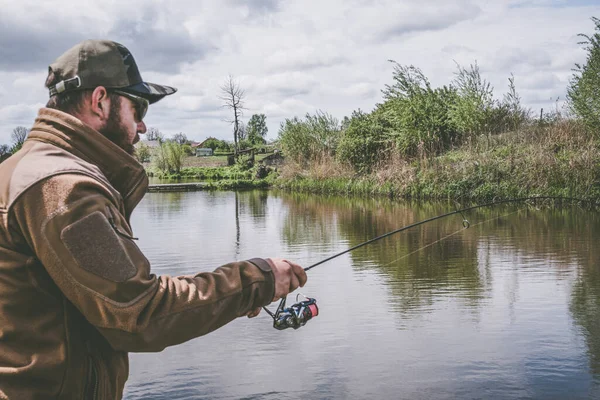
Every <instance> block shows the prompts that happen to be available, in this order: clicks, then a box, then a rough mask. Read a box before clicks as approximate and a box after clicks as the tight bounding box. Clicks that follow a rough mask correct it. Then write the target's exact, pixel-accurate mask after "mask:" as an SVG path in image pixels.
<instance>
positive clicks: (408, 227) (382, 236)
mask: <svg viewBox="0 0 600 400" xmlns="http://www.w3.org/2000/svg"><path fill="white" fill-rule="evenodd" d="M530 200H568V201H573V202H583V203H590V204H592V205H598V202H594V201H590V200H583V199H577V198H574V197H556V196H533V197H520V198H518V199H507V200H496V201H492V202H490V203H485V204H477V205H475V206H471V207H466V208H463V209H460V210H456V211H451V212H449V213H446V214H442V215H438V216H435V217H431V218H428V219H425V220H423V221H419V222H415V223H414V224H410V225H406V226H403V227H402V228H399V229H396V230H395V231H391V232H388V233H385V234H383V235H381V236H377V237H376V238H373V239H370V240H367V241H366V242H363V243H360V244H357V245H356V246H353V247H350V248H349V249H346V250H344V251H341V252H339V253H337V254H334V255H332V256H330V257H327V258H326V259H324V260H321V261H319V262H317V263H315V264H313V265H310V266H308V267H306V268H304V270H305V271H309V270H311V269H313V268H314V267H316V266H318V265H321V264H323V263H326V262H327V261H330V260H333V259H334V258H337V257H339V256H341V255H343V254H346V253H349V252H351V251H353V250H356V249H358V248H360V247H363V246H366V245H368V244H370V243H373V242H376V241H378V240H380V239H383V238H386V237H388V236H391V235H394V234H396V233H400V232H403V231H405V230H408V229H410V228H414V227H416V226H419V225H423V224H426V223H428V222H431V221H436V220H438V219H442V218H446V217H449V216H451V215H455V214H461V215H464V213H466V212H467V211H471V210H476V209H478V208H483V207H490V206H494V205H497V204H505V203H518V202H522V201H530ZM463 227H465V228H468V227H469V222H468V221H467V220H466V219H464V218H463Z"/></svg>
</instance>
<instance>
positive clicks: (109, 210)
mask: <svg viewBox="0 0 600 400" xmlns="http://www.w3.org/2000/svg"><path fill="white" fill-rule="evenodd" d="M106 214H107V218H108V222H109V223H110V226H112V228H113V229H114V230H115V232H117V234H119V235H120V236H122V237H124V238H126V239H130V240H139V238H136V237H133V236H131V235H128V234H127V233H125V232H121V230H120V229H119V227H118V226H117V224H115V219H114V217H113V213H112V211H111V209H110V207H109V206H106Z"/></svg>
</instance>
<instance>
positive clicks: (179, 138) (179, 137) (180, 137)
mask: <svg viewBox="0 0 600 400" xmlns="http://www.w3.org/2000/svg"><path fill="white" fill-rule="evenodd" d="M173 141H174V142H175V143H178V144H186V143H187V141H188V139H187V136H185V133H182V132H179V133H176V134H175V135H173Z"/></svg>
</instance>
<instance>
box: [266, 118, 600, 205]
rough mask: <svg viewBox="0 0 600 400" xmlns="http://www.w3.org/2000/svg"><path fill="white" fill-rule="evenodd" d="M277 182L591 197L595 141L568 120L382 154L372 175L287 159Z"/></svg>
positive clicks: (364, 189) (390, 192) (374, 191)
mask: <svg viewBox="0 0 600 400" xmlns="http://www.w3.org/2000/svg"><path fill="white" fill-rule="evenodd" d="M391 153H392V154H394V152H391ZM396 154H397V153H396ZM275 186H277V187H279V188H285V189H290V190H294V191H304V192H313V193H328V194H351V195H362V196H372V195H383V196H388V197H391V198H419V199H447V198H453V199H456V198H462V199H472V200H477V201H484V200H491V199H494V198H513V197H524V196H538V195H539V196H542V195H544V196H565V197H578V198H584V199H593V200H596V199H600V146H599V145H598V142H597V140H595V139H594V137H593V136H592V135H591V134H589V133H587V131H586V130H585V129H584V128H583V127H582V126H581V125H580V124H578V123H575V122H573V121H569V120H567V121H559V122H555V123H552V124H550V125H548V126H536V125H534V126H530V127H528V128H524V129H521V130H519V131H516V132H507V133H503V134H497V135H489V136H478V137H477V138H474V139H473V140H467V141H465V143H464V144H463V145H461V146H459V147H456V148H453V149H451V150H449V151H447V152H445V153H444V154H442V155H439V156H436V157H426V158H418V157H417V158H413V159H411V160H406V159H403V158H401V157H399V156H397V155H391V156H388V157H383V156H382V158H381V160H380V162H379V163H378V165H377V167H376V168H375V169H374V170H373V171H372V172H371V173H370V174H363V175H357V174H356V173H355V172H354V170H353V169H352V168H350V167H349V166H345V165H342V164H340V163H338V162H336V161H335V159H334V158H333V157H322V158H321V159H320V160H319V161H316V162H313V163H311V164H309V165H298V164H288V165H286V166H285V167H284V168H283V170H282V173H281V176H280V177H279V179H277V181H275Z"/></svg>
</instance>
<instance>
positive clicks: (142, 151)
mask: <svg viewBox="0 0 600 400" xmlns="http://www.w3.org/2000/svg"><path fill="white" fill-rule="evenodd" d="M151 155H152V153H151V151H150V146H148V145H147V144H146V143H144V142H140V144H139V145H138V146H137V148H136V149H135V158H137V160H138V161H139V162H141V163H145V162H148V161H150V157H151Z"/></svg>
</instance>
